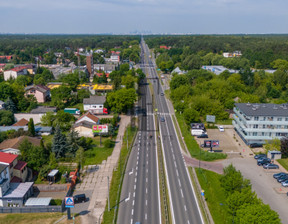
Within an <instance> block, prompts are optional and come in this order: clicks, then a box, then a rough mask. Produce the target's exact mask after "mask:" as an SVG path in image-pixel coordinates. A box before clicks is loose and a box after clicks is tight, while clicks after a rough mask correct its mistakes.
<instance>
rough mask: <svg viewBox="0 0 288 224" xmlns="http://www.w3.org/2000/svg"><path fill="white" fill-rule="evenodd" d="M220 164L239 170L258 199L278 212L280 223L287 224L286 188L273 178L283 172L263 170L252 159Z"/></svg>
mask: <svg viewBox="0 0 288 224" xmlns="http://www.w3.org/2000/svg"><path fill="white" fill-rule="evenodd" d="M222 163H223V165H224V166H227V165H229V164H230V163H232V164H233V165H234V166H235V167H236V169H238V170H240V171H241V173H242V175H243V176H244V177H245V178H247V179H249V180H250V181H251V184H252V189H253V190H254V191H255V192H256V193H257V195H258V197H259V198H261V199H262V200H263V202H264V203H265V204H269V205H270V206H271V208H272V209H273V210H275V211H276V212H278V214H279V216H280V218H281V220H282V223H287V220H288V212H287V206H288V197H287V196H286V192H287V191H288V188H285V187H282V185H281V184H280V183H278V182H277V180H275V179H274V178H273V174H274V173H278V172H281V171H282V172H285V170H265V169H264V168H263V167H261V166H258V165H257V164H256V160H255V159H254V158H233V159H227V160H223V161H222Z"/></svg>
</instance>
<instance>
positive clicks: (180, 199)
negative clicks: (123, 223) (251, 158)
mask: <svg viewBox="0 0 288 224" xmlns="http://www.w3.org/2000/svg"><path fill="white" fill-rule="evenodd" d="M142 46H143V47H144V52H145V54H148V55H149V54H150V53H149V49H148V46H147V45H146V44H145V42H144V41H143V39H142ZM146 64H148V65H149V66H148V68H149V76H150V77H151V78H155V80H156V81H155V82H152V83H153V88H154V92H155V101H156V107H157V110H158V116H159V117H160V119H158V120H160V122H159V127H160V128H159V129H160V135H161V144H162V150H163V156H164V164H165V169H166V178H167V187H168V192H169V198H170V208H171V217H172V223H177V224H178V223H181V224H182V223H183V224H184V223H188V224H189V223H190V224H192V223H195V224H200V223H203V219H202V215H201V212H200V209H199V206H198V202H197V199H196V196H195V192H194V189H193V186H192V183H191V179H190V177H189V173H188V169H187V167H186V165H185V161H184V159H183V156H182V153H181V149H180V144H179V141H178V138H177V135H176V131H175V127H174V124H173V121H172V117H171V114H170V113H169V109H168V106H167V102H166V99H165V96H163V89H162V86H161V85H159V80H158V75H157V72H156V69H155V64H154V63H153V62H152V60H151V59H150V58H148V62H146ZM156 93H157V94H156ZM161 120H162V121H161Z"/></svg>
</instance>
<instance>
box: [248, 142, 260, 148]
mask: <svg viewBox="0 0 288 224" xmlns="http://www.w3.org/2000/svg"><path fill="white" fill-rule="evenodd" d="M261 147H263V144H261V143H251V144H250V148H261Z"/></svg>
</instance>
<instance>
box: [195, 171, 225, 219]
mask: <svg viewBox="0 0 288 224" xmlns="http://www.w3.org/2000/svg"><path fill="white" fill-rule="evenodd" d="M195 170H196V174H197V177H198V180H199V183H200V185H201V188H202V189H203V190H204V195H205V196H204V197H205V201H206V203H207V205H208V207H209V210H210V213H211V215H212V218H213V220H214V223H215V224H218V223H219V224H225V223H229V221H228V220H229V219H228V216H229V215H228V208H227V206H226V205H225V201H226V195H225V192H224V189H223V188H222V187H221V182H220V177H221V175H220V174H217V173H214V172H212V171H209V170H204V169H199V168H196V169H195ZM201 197H203V196H201Z"/></svg>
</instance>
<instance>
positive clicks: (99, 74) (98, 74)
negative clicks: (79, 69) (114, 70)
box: [96, 73, 109, 78]
mask: <svg viewBox="0 0 288 224" xmlns="http://www.w3.org/2000/svg"><path fill="white" fill-rule="evenodd" d="M96 75H97V76H98V77H101V76H102V75H103V73H96ZM106 77H107V78H109V73H106Z"/></svg>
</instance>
